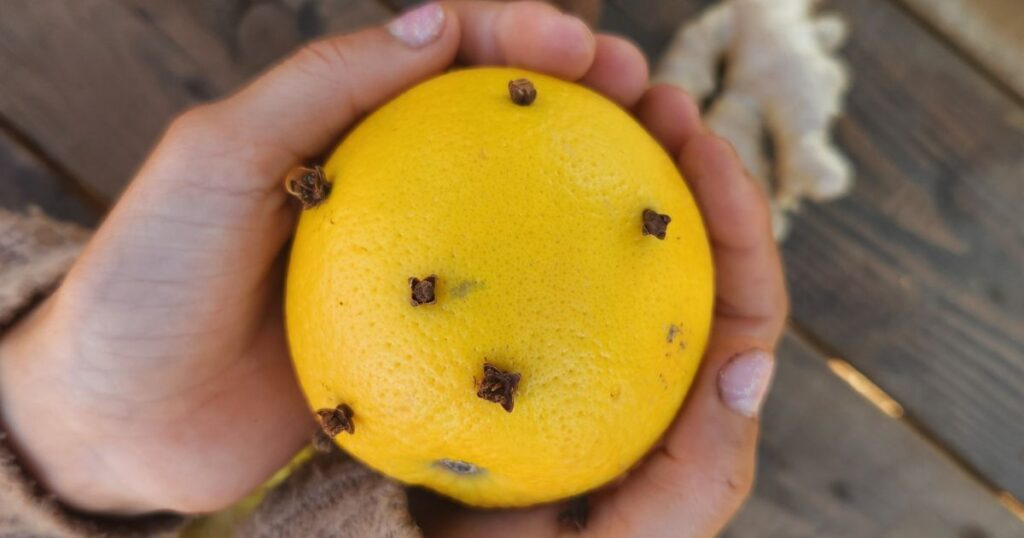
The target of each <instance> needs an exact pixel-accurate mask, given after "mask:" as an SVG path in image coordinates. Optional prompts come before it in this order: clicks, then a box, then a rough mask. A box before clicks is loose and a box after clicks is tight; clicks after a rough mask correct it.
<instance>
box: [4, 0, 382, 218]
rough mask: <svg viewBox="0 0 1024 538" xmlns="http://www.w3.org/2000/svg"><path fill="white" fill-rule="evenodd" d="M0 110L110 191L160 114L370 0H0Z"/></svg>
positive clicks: (228, 82) (213, 91)
mask: <svg viewBox="0 0 1024 538" xmlns="http://www.w3.org/2000/svg"><path fill="white" fill-rule="evenodd" d="M2 9H3V15H2V16H0V73H3V75H2V77H0V116H3V117H4V118H6V119H7V121H8V122H10V124H11V125H13V126H14V128H16V129H17V130H18V131H19V132H21V133H23V134H24V135H25V136H26V137H28V138H30V139H31V140H32V141H33V142H35V143H36V144H38V145H40V146H42V147H45V148H46V149H47V151H49V152H50V156H51V158H53V159H54V160H56V161H57V162H59V163H60V164H61V165H62V166H63V167H64V168H66V169H68V170H73V171H74V173H75V174H76V175H77V176H78V177H79V178H80V179H81V181H82V182H83V184H84V185H85V186H86V188H88V189H90V190H91V191H93V192H95V193H96V194H98V195H99V196H102V197H104V198H106V199H108V200H109V199H112V198H114V197H115V196H116V195H117V194H118V193H119V192H120V190H121V188H122V187H123V186H124V185H125V183H126V182H127V181H128V179H129V178H130V177H131V175H132V173H133V172H134V170H135V168H136V167H137V166H138V165H139V164H140V162H141V160H142V159H143V157H144V156H145V154H146V152H147V150H148V149H149V147H150V146H151V145H152V144H153V143H154V141H155V140H156V138H157V137H158V136H159V134H160V132H161V131H162V129H163V128H164V126H165V125H166V124H167V122H168V121H169V119H170V118H171V117H172V116H173V115H174V114H176V113H177V112H179V111H181V110H182V109H183V108H185V107H187V106H189V105H192V104H195V103H198V102H202V101H205V100H208V99H211V98H214V97H216V96H219V95H222V94H224V93H226V92H229V91H231V90H232V89H234V88H235V87H237V86H238V85H239V84H241V83H242V82H243V81H244V80H246V79H247V78H248V77H250V76H252V75H253V74H255V73H257V72H258V71H260V70H261V69H263V68H265V67H266V66H267V65H268V64H269V63H271V62H272V61H274V60H276V59H278V58H280V57H281V56H283V55H284V54H285V53H287V52H288V51H290V50H292V49H293V48H295V47H296V46H297V45H299V44H300V43H301V42H302V41H304V40H307V39H310V38H313V37H315V36H318V35H320V34H323V33H326V32H335V31H344V30H349V29H352V28H355V27H360V26H365V25H367V24H369V23H371V22H377V21H380V20H382V19H383V18H384V17H386V16H388V14H389V11H388V10H387V9H385V8H384V7H382V6H381V5H379V4H377V3H376V2H373V1H372V0H313V1H302V0H273V1H265V2H258V3H257V2H248V1H244V0H224V1H218V2H206V1H203V0H188V1H185V2H179V1H175V0H123V1H122V0H76V1H75V2H40V1H37V0H4V2H3V8H2Z"/></svg>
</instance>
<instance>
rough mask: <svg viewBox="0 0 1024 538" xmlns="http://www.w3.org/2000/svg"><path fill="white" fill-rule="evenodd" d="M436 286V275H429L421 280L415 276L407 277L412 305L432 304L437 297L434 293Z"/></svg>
mask: <svg viewBox="0 0 1024 538" xmlns="http://www.w3.org/2000/svg"><path fill="white" fill-rule="evenodd" d="M436 286H437V277H436V276H434V275H430V276H428V277H427V278H424V279H423V280H420V279H418V278H416V277H409V288H410V290H411V292H412V305H413V306H419V305H421V304H434V302H435V301H436V300H437V298H436V297H435V295H434V288H435V287H436Z"/></svg>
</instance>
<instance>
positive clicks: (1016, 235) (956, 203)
mask: <svg viewBox="0 0 1024 538" xmlns="http://www.w3.org/2000/svg"><path fill="white" fill-rule="evenodd" d="M828 5H829V6H831V7H834V8H836V9H837V10H838V11H839V12H840V13H842V14H843V15H845V16H846V17H848V18H849V19H850V20H851V21H852V34H851V37H850V40H849V44H848V45H847V46H846V48H845V49H844V54H845V56H846V58H847V59H848V61H849V63H850V65H851V67H852V70H853V72H854V73H855V79H854V83H853V88H852V90H851V93H850V96H849V99H848V103H847V105H848V116H847V117H846V118H845V119H843V120H842V121H841V122H840V123H839V126H838V132H837V140H838V142H839V143H840V145H841V146H842V147H843V148H844V149H845V150H846V151H847V152H848V154H849V156H850V157H851V159H852V160H853V164H854V166H855V168H856V171H857V183H856V187H855V188H854V190H853V192H852V193H851V195H850V196H849V197H847V198H845V199H843V200H840V201H838V202H836V203H833V204H829V205H821V206H817V205H809V206H807V207H806V210H805V211H804V213H803V215H801V216H800V217H798V218H797V219H796V220H795V221H794V223H793V233H792V236H791V237H790V238H789V240H788V241H787V242H786V245H785V250H784V253H785V258H786V262H787V271H788V275H789V283H790V289H791V293H792V297H793V319H794V320H795V322H796V323H797V324H798V325H799V326H801V327H802V328H803V329H804V330H806V331H808V332H809V333H810V334H812V335H813V337H814V338H815V339H817V340H818V341H819V342H821V343H822V344H823V345H824V346H826V348H827V349H829V350H831V351H832V352H834V353H836V354H838V355H840V356H842V357H844V358H846V359H847V360H849V361H850V362H851V363H853V364H854V365H855V366H856V367H857V368H858V369H860V370H861V371H862V372H864V373H865V374H866V375H867V376H868V377H869V378H870V379H872V380H873V381H874V382H875V383H877V384H878V385H880V386H881V387H882V388H883V389H884V390H886V391H887V392H888V393H889V394H891V395H892V396H893V397H894V398H895V399H896V400H898V401H899V402H900V403H902V404H903V406H904V408H905V409H906V410H907V412H908V414H909V415H911V416H912V417H913V418H914V419H916V420H917V421H919V422H920V424H922V426H923V427H924V428H925V429H926V430H928V432H929V433H930V434H931V435H933V436H934V437H935V438H936V439H937V440H938V441H940V442H941V443H942V444H944V445H946V446H947V447H948V448H949V449H950V450H952V451H953V452H954V453H956V454H958V455H959V456H960V457H961V458H963V459H964V460H965V461H966V462H967V464H968V465H970V466H972V467H973V468H975V469H977V470H978V471H979V472H981V473H982V474H983V475H984V477H985V478H986V479H987V480H988V481H990V482H991V483H993V484H995V485H997V487H1000V488H1003V489H1006V490H1009V491H1011V492H1012V493H1014V494H1015V495H1016V496H1017V497H1018V498H1024V280H1022V276H1021V268H1022V267H1024V217H1022V215H1024V213H1022V210H1021V208H1022V207H1024V108H1022V107H1021V106H1020V105H1019V104H1018V103H1017V102H1016V101H1015V100H1014V99H1013V98H1012V97H1011V96H1009V95H1007V94H1005V93H1004V92H1002V91H1000V90H999V89H997V88H995V87H994V86H993V85H992V84H990V83H989V81H988V80H987V79H986V78H985V77H983V76H981V75H979V74H978V72H977V71H975V70H974V69H973V68H972V67H971V65H969V64H968V63H966V62H965V61H964V60H963V59H962V58H961V57H960V56H959V55H957V54H956V53H954V51H951V50H950V49H948V48H947V47H946V46H945V45H943V44H942V43H940V42H938V41H936V40H934V39H932V38H931V36H930V34H929V32H928V31H927V30H926V29H924V28H922V27H921V26H919V25H918V24H916V23H915V22H914V21H913V20H912V19H911V18H910V17H908V16H907V14H906V13H905V12H904V11H902V10H901V9H899V8H898V7H896V6H895V5H894V4H892V3H887V2H878V1H877V0H836V1H832V2H829V3H828Z"/></svg>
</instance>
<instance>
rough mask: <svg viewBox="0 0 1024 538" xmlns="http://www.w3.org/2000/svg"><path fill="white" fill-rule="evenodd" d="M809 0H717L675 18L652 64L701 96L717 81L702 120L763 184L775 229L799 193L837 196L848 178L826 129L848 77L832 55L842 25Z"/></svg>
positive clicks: (782, 230)
mask: <svg viewBox="0 0 1024 538" xmlns="http://www.w3.org/2000/svg"><path fill="white" fill-rule="evenodd" d="M816 3H817V2H816V0H724V1H722V2H721V3H719V4H716V5H715V6H712V7H710V8H708V9H707V10H706V11H705V12H704V13H703V14H701V16H700V17H699V18H698V19H697V20H695V21H693V22H690V23H688V24H686V25H684V26H683V27H682V28H680V30H679V31H678V33H677V34H676V36H675V38H674V40H673V42H672V44H671V45H670V46H669V48H668V51H667V53H666V54H665V56H664V57H663V60H662V61H661V64H660V65H659V68H658V71H657V79H658V80H659V81H661V82H666V83H670V84H674V85H677V86H680V87H682V88H684V89H685V90H687V91H688V92H689V93H690V94H691V95H693V97H694V98H695V99H697V100H698V102H702V101H705V100H707V99H708V98H709V97H712V94H713V93H714V92H716V90H718V96H717V98H714V99H712V101H711V103H710V104H709V106H708V109H707V110H706V111H705V121H706V122H707V124H708V126H709V128H710V129H711V130H712V131H714V132H715V133H716V134H718V135H719V136H722V137H723V138H725V139H726V140H728V141H729V142H731V143H732V145H733V146H734V147H735V148H736V151H737V152H738V153H739V155H740V158H741V160H742V161H743V163H744V165H746V167H747V170H748V171H749V172H750V174H751V175H752V176H754V178H756V179H757V180H758V181H760V182H761V183H762V185H763V186H764V187H765V189H766V192H768V193H769V195H770V199H771V205H772V220H773V227H774V231H775V235H776V238H779V239H781V238H783V237H784V236H785V234H786V231H787V227H788V215H789V213H791V212H793V211H795V210H796V209H797V208H798V207H799V205H800V201H801V200H802V199H803V198H810V199H812V200H828V199H832V198H836V197H838V196H841V195H843V194H844V193H845V192H846V191H847V190H849V188H850V185H851V182H852V180H851V172H850V165H849V164H848V162H847V160H846V159H845V158H844V156H843V155H842V154H841V153H840V152H839V151H838V150H837V149H836V148H835V146H834V145H833V144H832V142H831V139H830V136H829V127H830V125H831V123H832V121H833V120H834V119H835V118H836V116H837V115H838V114H839V113H840V112H841V108H842V98H843V95H844V94H845V93H846V89H847V85H848V74H847V71H846V68H845V66H844V65H843V64H842V63H841V62H840V61H839V60H838V59H837V58H835V57H834V56H833V54H834V53H835V51H836V49H837V48H838V47H839V45H840V44H841V43H842V41H843V40H844V38H845V34H846V27H845V24H844V22H843V21H842V20H840V19H839V18H837V17H835V16H816V15H813V14H812V11H813V8H814V7H815V4H816ZM721 65H724V66H725V70H724V77H723V80H721V81H719V80H718V72H719V66H721ZM719 88H720V90H719ZM766 136H767V137H769V138H768V140H770V142H771V145H772V147H773V148H774V151H773V152H772V153H773V155H772V156H771V157H770V156H769V155H768V152H767V151H766V149H765V143H764V141H765V137H766Z"/></svg>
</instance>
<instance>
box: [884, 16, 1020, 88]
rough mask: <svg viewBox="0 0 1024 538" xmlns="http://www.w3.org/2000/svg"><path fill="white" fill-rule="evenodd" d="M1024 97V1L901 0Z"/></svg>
mask: <svg viewBox="0 0 1024 538" xmlns="http://www.w3.org/2000/svg"><path fill="white" fill-rule="evenodd" d="M899 1H900V2H901V3H902V4H904V5H906V6H907V8H908V9H910V10H911V11H913V12H914V13H915V14H916V15H917V16H919V17H920V18H922V19H924V20H925V21H926V22H927V23H928V24H930V25H932V26H934V27H935V29H936V30H938V31H939V32H941V33H942V35H943V36H945V37H946V38H947V39H949V40H950V41H951V42H952V43H953V44H954V46H956V47H957V48H958V49H960V50H962V51H963V52H964V53H965V54H967V55H968V56H970V57H971V59H972V60H973V61H975V62H977V63H978V64H980V65H982V66H984V68H985V69H986V70H988V71H989V72H991V73H992V75H993V76H994V77H995V78H997V79H999V80H1000V81H1002V82H1003V83H1005V84H1006V85H1007V86H1008V87H1010V88H1012V89H1013V91H1014V92H1016V94H1017V95H1018V96H1019V97H1021V98H1024V3H1022V2H1021V1H1020V0H940V1H936V0H899Z"/></svg>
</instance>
